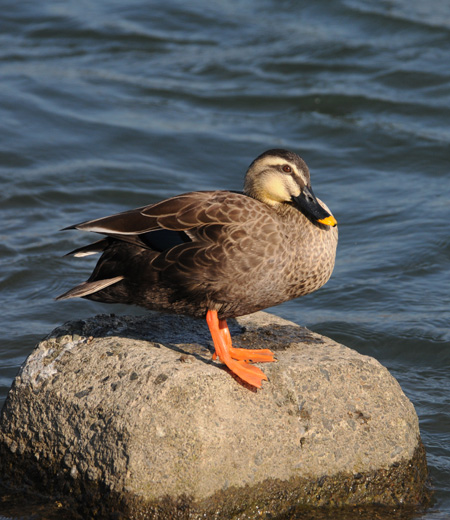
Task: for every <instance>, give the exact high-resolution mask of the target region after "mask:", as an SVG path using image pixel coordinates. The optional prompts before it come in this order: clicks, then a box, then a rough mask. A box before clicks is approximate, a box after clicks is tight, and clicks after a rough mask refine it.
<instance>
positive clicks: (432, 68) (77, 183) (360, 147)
mask: <svg viewBox="0 0 450 520" xmlns="http://www.w3.org/2000/svg"><path fill="white" fill-rule="evenodd" d="M2 7H3V8H2V16H1V19H0V29H1V30H0V73H1V78H2V82H1V89H0V128H1V133H0V167H1V170H0V180H1V188H2V189H1V192H0V215H1V222H2V226H1V231H0V237H1V240H0V262H1V270H0V288H1V294H2V303H3V305H2V313H1V316H0V319H1V327H0V334H1V338H2V340H1V349H0V392H1V393H0V397H1V399H2V400H4V398H5V396H6V393H7V391H8V388H9V386H10V384H11V381H12V379H13V377H14V376H15V374H16V373H17V370H18V368H19V366H20V364H21V363H22V362H23V361H24V359H25V357H26V356H27V355H28V354H29V353H30V351H31V349H32V348H33V345H34V344H35V343H36V342H37V341H38V340H39V339H40V338H41V337H42V336H43V335H45V334H46V333H47V332H49V331H50V330H51V329H52V328H54V327H55V326H56V325H58V324H60V323H61V322H64V321H67V320H69V319H73V318H82V317H86V316H90V315H92V314H95V313H100V312H105V311H107V312H109V311H112V310H114V311H115V312H117V313H120V312H122V313H130V312H133V311H132V309H130V308H126V307H123V308H121V307H120V306H116V307H115V308H114V309H113V308H112V307H105V306H102V305H101V304H95V303H93V302H87V301H71V302H68V303H55V302H54V301H53V300H52V298H53V297H54V296H55V295H57V294H59V293H61V292H63V291H64V290H66V289H67V288H69V287H71V286H72V285H73V284H74V283H75V282H77V281H81V280H84V279H85V278H86V276H87V275H88V273H89V270H90V269H91V267H92V260H89V259H86V260H80V261H77V262H75V261H68V260H67V259H64V258H62V257H61V255H62V254H63V253H65V252H67V251H69V250H71V249H73V248H74V247H76V246H77V245H81V244H82V243H84V242H85V240H86V237H85V236H82V234H78V235H77V234H70V233H68V232H65V233H59V232H58V229H60V228H62V227H64V226H66V225H69V224H73V223H75V222H79V221H82V220H86V219H88V218H94V217H97V216H103V215H107V214H109V213H112V212H116V211H120V210H123V209H127V208H132V207H136V206H141V205H144V204H149V203H151V202H155V201H157V200H159V199H161V198H163V197H167V196H170V195H174V194H177V193H180V192H183V191H187V190H195V189H210V188H231V189H240V188H241V185H242V179H243V174H244V172H245V170H246V167H247V166H248V164H249V163H250V162H251V161H252V160H253V158H254V157H256V155H258V154H259V153H261V152H262V151H264V150H266V149H268V148H273V147H285V148H289V149H292V150H294V151H297V152H299V153H300V154H301V155H302V156H303V158H304V159H305V160H306V161H307V163H308V165H309V166H310V169H311V173H312V182H313V187H314V190H315V192H316V194H317V195H318V196H319V197H320V198H321V199H323V200H325V201H326V202H327V204H328V205H329V206H330V207H331V208H332V210H333V212H334V214H335V215H336V217H337V219H338V221H339V226H340V243H339V251H338V258H337V265H336V269H335V272H334V275H333V277H332V279H331V280H330V282H329V283H328V284H327V285H326V286H325V287H324V288H323V289H321V290H320V291H319V292H317V293H315V294H313V295H309V296H307V297H304V298H303V299H300V300H297V301H293V302H289V303H287V304H284V305H282V306H280V307H277V308H275V309H273V312H275V313H277V314H279V315H281V316H283V317H286V318H288V319H291V320H293V321H295V322H297V323H299V324H302V325H307V326H309V327H310V328H312V329H313V330H315V331H318V332H320V333H323V334H326V335H328V336H330V337H332V338H333V339H335V340H337V341H340V342H342V343H344V344H346V345H348V346H350V347H352V348H355V349H356V350H358V351H359V352H362V353H364V354H369V355H372V356H375V357H376V358H377V359H379V360H380V361H381V362H382V363H383V364H384V365H386V366H387V367H388V368H389V369H390V370H391V372H392V373H393V374H394V375H395V377H397V379H398V380H399V382H400V384H401V386H402V388H403V389H404V391H405V392H406V394H407V395H408V397H409V398H410V399H411V400H412V402H413V403H414V405H415V406H416V409H417V412H418V415H419V418H420V423H421V431H422V436H423V440H424V443H425V445H426V448H427V452H428V461H429V466H430V472H431V478H432V484H433V486H434V488H435V490H436V493H435V499H436V503H435V505H434V507H433V508H432V509H430V510H429V511H428V512H426V513H424V514H423V515H419V516H418V518H419V517H420V518H422V519H427V520H428V519H430V520H431V519H440V518H448V517H450V419H449V415H448V410H449V405H450V397H449V396H450V375H449V365H450V349H449V342H450V333H449V323H450V306H449V289H450V269H449V257H450V234H449V231H448V223H449V217H450V172H449V164H450V148H449V145H450V126H449V121H450V67H449V63H450V2H447V1H445V0H427V1H426V2H424V1H419V0H389V1H388V0H378V1H374V0H373V1H366V0H338V1H337V0H334V1H332V0H316V1H314V2H308V3H306V2H293V1H288V0H239V1H237V2H226V1H225V0H210V1H206V0H191V1H190V2H181V1H177V0H167V1H165V2H143V1H137V0H136V1H132V2H123V1H120V2H119V1H117V0H116V1H108V2H107V1H105V0H97V1H96V2H92V3H91V2H87V1H81V2H65V1H58V0H53V1H52V0H43V1H41V2H15V1H14V2H13V1H11V0H9V1H8V0H6V1H4V2H3V4H2ZM24 511H25V509H24ZM23 514H25V513H23Z"/></svg>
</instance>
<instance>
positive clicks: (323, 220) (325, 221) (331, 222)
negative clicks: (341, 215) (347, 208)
mask: <svg viewBox="0 0 450 520" xmlns="http://www.w3.org/2000/svg"><path fill="white" fill-rule="evenodd" d="M317 222H320V223H321V224H325V225H326V226H332V227H334V226H335V225H336V224H337V220H336V219H335V218H334V217H333V215H330V216H329V217H325V218H321V219H320V220H318V221H317Z"/></svg>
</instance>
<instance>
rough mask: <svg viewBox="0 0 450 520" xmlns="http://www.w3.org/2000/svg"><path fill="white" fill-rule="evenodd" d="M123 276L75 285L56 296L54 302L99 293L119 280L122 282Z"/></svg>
mask: <svg viewBox="0 0 450 520" xmlns="http://www.w3.org/2000/svg"><path fill="white" fill-rule="evenodd" d="M124 278H125V277H124V276H115V277H114V278H108V279H106V280H96V281H95V282H83V283H81V284H80V285H77V286H76V287H74V288H73V289H70V290H69V291H67V292H65V293H64V294H61V295H60V296H57V297H56V298H55V300H67V299H69V298H77V297H78V298H81V297H82V296H88V295H89V294H93V293H95V292H97V291H101V290H102V289H104V288H105V287H109V286H110V285H113V284H115V283H117V282H120V280H123V279H124Z"/></svg>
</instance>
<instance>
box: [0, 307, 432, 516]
mask: <svg viewBox="0 0 450 520" xmlns="http://www.w3.org/2000/svg"><path fill="white" fill-rule="evenodd" d="M230 325H231V327H230V328H231V333H232V336H233V339H234V344H235V345H236V346H244V347H245V346H247V347H251V348H258V347H261V348H271V349H272V350H273V351H274V352H275V353H276V357H277V359H278V362H277V363H269V364H265V365H264V366H262V365H261V366H262V368H263V369H264V371H265V372H266V374H267V375H268V377H269V381H268V382H265V383H264V384H263V389H262V390H258V391H255V390H254V389H252V388H251V387H248V386H245V385H243V384H241V383H240V382H239V381H238V380H236V379H235V378H233V377H232V376H231V375H230V373H229V372H228V371H227V369H226V368H224V366H223V365H221V364H219V363H218V362H214V361H212V360H211V350H212V346H211V338H210V336H209V332H208V329H207V327H206V324H204V323H203V322H202V321H197V320H192V319H190V318H185V317H179V316H167V315H161V314H157V313H150V314H148V315H146V316H141V317H115V316H113V315H111V316H97V317H95V318H92V319H89V320H86V321H76V322H70V323H67V324H65V325H63V326H62V327H59V328H57V329H56V330H55V331H53V333H52V334H50V335H49V336H48V337H47V338H46V339H44V340H43V341H42V342H41V343H40V344H39V345H38V346H37V348H36V349H35V350H34V351H33V353H32V354H31V355H30V356H29V358H28V360H27V361H26V363H25V364H24V366H23V368H22V369H21V371H20V373H19V375H18V376H17V377H16V379H15V381H14V384H13V387H12V389H11V391H10V393H9V396H8V398H7V401H6V403H5V406H4V408H3V412H2V418H1V424H0V471H1V472H2V473H3V474H4V475H7V476H9V478H10V480H11V481H13V482H15V483H16V485H21V484H23V483H24V482H28V483H30V482H31V483H32V484H33V485H34V486H36V487H37V489H45V490H46V492H47V493H49V492H50V493H57V492H58V493H61V492H63V493H65V494H70V495H71V496H73V497H75V499H77V500H78V501H79V507H82V506H80V504H84V505H85V507H86V511H88V510H89V512H87V513H86V515H91V516H92V511H93V509H92V508H93V507H95V508H97V509H96V510H97V513H98V514H100V512H101V511H103V513H105V512H106V511H111V510H113V509H114V510H116V511H122V512H125V514H126V516H127V518H137V517H138V516H137V515H138V513H139V514H140V515H141V516H139V518H160V519H161V518H167V519H171V518H175V517H176V518H200V517H201V518H226V519H228V518H230V519H231V518H269V517H270V518H276V515H280V514H281V513H286V511H293V509H294V508H296V507H299V506H304V505H308V506H311V505H313V506H323V505H326V506H344V505H368V504H375V503H376V504H384V505H387V506H393V507H397V506H398V505H399V504H404V505H412V506H415V505H419V504H420V503H422V502H423V500H424V499H425V497H426V490H425V489H426V488H425V479H426V461H425V453H424V450H423V448H422V445H421V442H420V435H419V427H418V420H417V416H416V413H415V411H414V408H413V406H412V404H411V402H410V401H409V400H408V399H407V398H406V397H405V395H404V394H403V392H402V390H401V388H400V386H399V385H398V383H397V381H396V380H395V379H394V378H393V377H392V376H391V375H390V374H389V372H388V371H387V370H386V369H385V368H384V367H383V366H381V365H380V364H379V363H378V362H377V361H376V360H375V359H373V358H370V357H367V356H363V355H360V354H358V353H356V352H354V351H353V350H350V349H348V348H346V347H344V346H343V345H340V344H338V343H335V342H333V341H332V340H330V339H328V338H326V337H323V336H320V335H318V334H315V333H313V332H311V331H309V330H307V329H304V328H301V327H298V326H296V325H295V324H293V323H291V322H287V321H285V320H282V319H280V318H277V317H275V316H273V315H270V314H266V313H257V314H255V315H252V316H249V317H245V318H240V319H239V320H238V321H237V323H234V324H233V323H232V322H231V323H230ZM271 514H272V516H270V515H271ZM183 515H184V516H183ZM189 515H190V516H189ZM202 515H205V516H202ZM274 515H275V516H274ZM85 517H89V516H85Z"/></svg>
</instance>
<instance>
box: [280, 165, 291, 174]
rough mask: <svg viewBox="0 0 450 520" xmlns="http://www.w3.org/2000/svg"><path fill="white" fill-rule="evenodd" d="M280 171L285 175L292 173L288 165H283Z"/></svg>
mask: <svg viewBox="0 0 450 520" xmlns="http://www.w3.org/2000/svg"><path fill="white" fill-rule="evenodd" d="M282 170H283V171H284V172H285V173H292V168H291V167H290V166H289V164H285V165H284V166H283V167H282Z"/></svg>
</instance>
